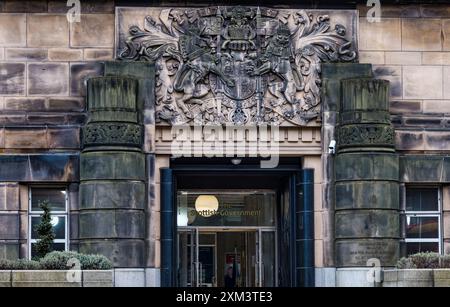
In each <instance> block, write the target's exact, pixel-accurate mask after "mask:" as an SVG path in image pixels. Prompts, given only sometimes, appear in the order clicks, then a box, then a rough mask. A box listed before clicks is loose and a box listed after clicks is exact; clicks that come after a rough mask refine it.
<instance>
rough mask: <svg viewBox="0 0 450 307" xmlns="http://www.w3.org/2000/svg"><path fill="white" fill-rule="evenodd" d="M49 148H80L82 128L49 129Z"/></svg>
mask: <svg viewBox="0 0 450 307" xmlns="http://www.w3.org/2000/svg"><path fill="white" fill-rule="evenodd" d="M48 147H49V148H67V149H79V148H80V128H78V127H58V128H48Z"/></svg>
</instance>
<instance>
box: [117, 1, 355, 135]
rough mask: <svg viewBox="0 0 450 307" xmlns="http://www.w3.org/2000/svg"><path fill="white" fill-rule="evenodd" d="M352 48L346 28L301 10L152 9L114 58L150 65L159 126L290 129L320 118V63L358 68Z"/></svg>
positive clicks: (349, 20)
mask: <svg viewBox="0 0 450 307" xmlns="http://www.w3.org/2000/svg"><path fill="white" fill-rule="evenodd" d="M338 19H339V20H340V21H345V24H346V25H347V26H348V25H350V26H352V27H353V25H354V24H356V23H355V22H356V21H355V20H356V19H355V17H354V16H350V15H349V14H347V15H345V13H343V15H342V16H340V17H339V18H338ZM355 43H356V40H355V37H354V36H352V35H348V34H347V30H346V26H344V25H342V24H340V23H337V24H335V25H334V26H332V24H331V22H330V17H329V15H327V14H323V15H321V14H318V13H316V14H314V13H310V12H307V11H305V10H284V9H271V8H263V7H241V6H233V7H207V8H171V9H161V8H155V9H154V10H152V12H151V14H150V15H147V16H146V17H145V20H144V23H143V27H140V26H137V25H131V26H130V27H129V35H128V37H126V39H124V40H122V41H121V42H119V47H120V46H121V47H122V48H120V49H118V54H117V55H118V58H119V59H121V60H128V61H150V62H153V63H155V67H156V70H157V83H156V98H157V99H156V117H157V118H156V119H157V121H158V123H159V124H172V125H174V124H185V123H200V124H229V123H231V124H239V125H242V124H259V123H266V124H274V125H294V126H295V125H306V124H307V123H308V122H309V121H311V120H312V119H314V118H317V117H318V116H319V115H320V111H321V105H320V64H321V63H323V62H338V61H342V62H346V61H347V62H351V61H356V60H357V54H356V51H355V50H356V46H355Z"/></svg>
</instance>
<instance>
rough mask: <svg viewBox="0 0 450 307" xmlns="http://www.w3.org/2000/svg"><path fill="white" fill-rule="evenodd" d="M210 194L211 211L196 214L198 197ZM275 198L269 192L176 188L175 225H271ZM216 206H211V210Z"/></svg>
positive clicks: (273, 219) (273, 223) (272, 193)
mask: <svg viewBox="0 0 450 307" xmlns="http://www.w3.org/2000/svg"><path fill="white" fill-rule="evenodd" d="M205 195H210V196H214V197H215V199H217V201H218V208H217V210H214V211H215V212H214V214H211V215H210V214H207V215H205V214H200V213H199V212H198V211H197V210H196V207H195V204H196V200H197V199H198V198H199V196H205ZM275 201H276V197H275V192H273V191H238V192H236V191H233V192H227V191H201V192H196V191H179V192H178V197H177V202H178V219H177V224H178V226H274V225H275V208H276V204H275ZM215 208H216V207H214V209H215Z"/></svg>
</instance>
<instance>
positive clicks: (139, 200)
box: [80, 181, 145, 209]
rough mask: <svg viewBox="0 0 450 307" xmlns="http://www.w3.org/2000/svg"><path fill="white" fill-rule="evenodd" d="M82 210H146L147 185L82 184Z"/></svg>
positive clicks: (118, 183)
mask: <svg viewBox="0 0 450 307" xmlns="http://www.w3.org/2000/svg"><path fill="white" fill-rule="evenodd" d="M80 209H145V184H144V182H139V181H110V182H105V181H100V182H96V181H88V182H82V183H81V185H80Z"/></svg>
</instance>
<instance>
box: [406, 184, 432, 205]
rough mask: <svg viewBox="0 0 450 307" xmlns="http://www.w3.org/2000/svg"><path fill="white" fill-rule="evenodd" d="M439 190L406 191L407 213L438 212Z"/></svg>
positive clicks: (408, 189)
mask: <svg viewBox="0 0 450 307" xmlns="http://www.w3.org/2000/svg"><path fill="white" fill-rule="evenodd" d="M438 210H439V203H438V189H437V188H434V189H431V188H429V189H424V188H422V189H419V188H407V189H406V211H438Z"/></svg>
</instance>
